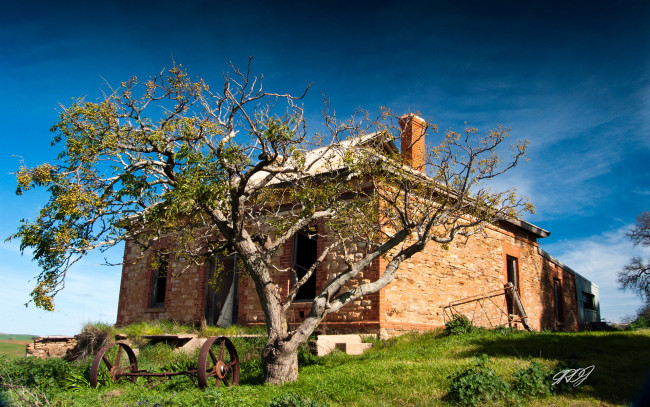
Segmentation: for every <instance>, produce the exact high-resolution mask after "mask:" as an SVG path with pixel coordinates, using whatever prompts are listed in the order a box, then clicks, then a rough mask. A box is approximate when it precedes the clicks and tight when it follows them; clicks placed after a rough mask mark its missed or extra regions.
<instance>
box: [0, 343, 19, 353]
mask: <svg viewBox="0 0 650 407" xmlns="http://www.w3.org/2000/svg"><path fill="white" fill-rule="evenodd" d="M0 355H7V356H11V357H22V356H25V344H24V343H8V342H0Z"/></svg>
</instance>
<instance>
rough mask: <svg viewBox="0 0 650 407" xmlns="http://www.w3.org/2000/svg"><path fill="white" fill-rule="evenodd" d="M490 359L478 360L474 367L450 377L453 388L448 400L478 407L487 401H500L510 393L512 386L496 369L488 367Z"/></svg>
mask: <svg viewBox="0 0 650 407" xmlns="http://www.w3.org/2000/svg"><path fill="white" fill-rule="evenodd" d="M487 362H488V357H487V355H485V354H484V355H482V356H481V357H480V358H477V360H476V362H475V363H474V366H471V367H468V368H466V369H463V370H461V371H459V372H456V373H454V374H453V375H451V376H449V377H448V379H451V386H450V388H449V393H448V394H447V398H448V399H449V401H451V402H452V403H455V404H460V405H463V406H478V405H481V404H483V403H484V402H486V401H493V400H499V399H501V398H504V397H506V396H507V395H508V394H509V393H510V386H509V385H508V383H506V382H505V381H504V380H503V379H502V378H501V377H500V376H499V375H497V374H496V372H495V371H494V369H492V368H490V367H488V366H487Z"/></svg>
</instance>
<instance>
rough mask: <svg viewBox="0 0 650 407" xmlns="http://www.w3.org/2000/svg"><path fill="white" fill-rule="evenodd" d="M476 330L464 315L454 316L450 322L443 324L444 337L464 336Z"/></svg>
mask: <svg viewBox="0 0 650 407" xmlns="http://www.w3.org/2000/svg"><path fill="white" fill-rule="evenodd" d="M477 329H478V328H476V327H475V326H474V324H472V321H470V320H469V319H468V318H467V317H466V316H465V315H462V314H456V315H454V317H453V318H452V319H451V321H449V322H447V323H446V324H445V334H446V335H458V334H466V333H470V332H474V331H476V330H477Z"/></svg>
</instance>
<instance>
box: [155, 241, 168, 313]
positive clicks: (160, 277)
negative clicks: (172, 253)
mask: <svg viewBox="0 0 650 407" xmlns="http://www.w3.org/2000/svg"><path fill="white" fill-rule="evenodd" d="M168 271H169V254H167V253H161V252H158V253H157V254H156V260H155V264H154V273H153V292H152V296H151V306H152V307H164V306H165V291H166V289H167V272H168Z"/></svg>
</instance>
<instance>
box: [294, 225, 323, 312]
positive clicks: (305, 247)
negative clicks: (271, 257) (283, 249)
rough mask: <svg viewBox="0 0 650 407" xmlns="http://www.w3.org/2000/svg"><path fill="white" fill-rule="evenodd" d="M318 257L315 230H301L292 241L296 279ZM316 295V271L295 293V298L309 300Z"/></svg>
mask: <svg viewBox="0 0 650 407" xmlns="http://www.w3.org/2000/svg"><path fill="white" fill-rule="evenodd" d="M317 258H318V244H317V238H316V230H315V229H314V230H309V231H303V232H299V233H297V234H296V236H295V238H294V242H293V266H294V269H295V270H296V276H297V278H298V280H300V279H301V278H303V277H304V276H305V274H307V271H308V270H309V268H310V267H311V266H312V265H313V264H314V263H315V262H316V259H317ZM315 296H316V271H314V272H313V273H312V275H311V276H310V277H309V279H308V280H307V282H305V284H303V285H302V286H301V287H300V288H299V289H298V293H296V297H295V300H298V301H300V300H302V301H310V300H313V299H314V297H315Z"/></svg>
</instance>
